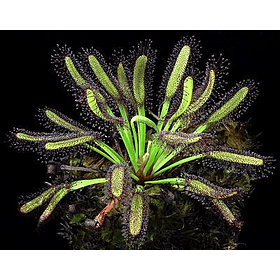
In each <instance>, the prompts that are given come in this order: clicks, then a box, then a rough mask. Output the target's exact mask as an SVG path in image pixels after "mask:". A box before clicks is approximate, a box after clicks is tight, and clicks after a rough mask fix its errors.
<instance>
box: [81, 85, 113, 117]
mask: <svg viewBox="0 0 280 280" xmlns="http://www.w3.org/2000/svg"><path fill="white" fill-rule="evenodd" d="M86 93H87V102H88V105H89V107H90V109H91V110H92V112H93V113H94V114H95V115H96V116H98V117H99V118H101V119H103V120H106V121H107V120H108V119H107V117H106V116H104V114H103V113H102V112H101V110H100V108H99V106H98V104H97V100H96V95H98V96H99V98H100V99H101V100H104V97H103V96H102V95H101V94H100V93H99V92H98V91H96V90H91V89H87V91H86Z"/></svg>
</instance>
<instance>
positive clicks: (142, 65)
mask: <svg viewBox="0 0 280 280" xmlns="http://www.w3.org/2000/svg"><path fill="white" fill-rule="evenodd" d="M147 60H148V58H147V56H145V55H141V56H139V57H138V58H137V59H136V62H135V66H134V72H133V92H134V97H135V100H136V102H137V106H138V107H142V106H143V105H144V102H145V69H146V64H147Z"/></svg>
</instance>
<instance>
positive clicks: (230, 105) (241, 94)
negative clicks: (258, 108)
mask: <svg viewBox="0 0 280 280" xmlns="http://www.w3.org/2000/svg"><path fill="white" fill-rule="evenodd" d="M248 92H249V89H248V88H247V87H243V88H241V89H240V90H239V91H238V92H237V93H236V94H235V95H234V96H233V97H232V98H231V99H230V100H229V101H228V102H226V103H225V104H224V105H223V106H222V107H221V108H220V109H219V110H217V111H216V112H215V113H214V114H213V115H212V116H211V117H210V118H209V119H208V120H207V121H206V122H207V123H208V124H209V123H213V122H217V121H219V120H221V119H222V118H224V117H225V116H227V115H228V114H229V113H230V112H232V111H233V110H234V109H235V108H236V107H237V106H238V105H239V104H240V103H241V101H243V100H244V98H245V97H246V95H247V93H248Z"/></svg>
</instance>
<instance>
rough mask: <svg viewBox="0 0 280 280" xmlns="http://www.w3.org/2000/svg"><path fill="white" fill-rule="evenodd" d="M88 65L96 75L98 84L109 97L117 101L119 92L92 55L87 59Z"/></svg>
mask: <svg viewBox="0 0 280 280" xmlns="http://www.w3.org/2000/svg"><path fill="white" fill-rule="evenodd" d="M88 60H89V64H90V66H91V68H92V70H93V72H94V74H95V75H96V77H97V79H98V80H99V82H100V83H101V84H102V85H103V86H104V88H105V89H106V90H107V91H108V92H109V93H110V95H111V96H112V97H113V98H114V99H116V100H118V99H119V92H118V90H117V88H116V87H115V86H114V84H113V83H112V81H111V80H110V78H109V77H108V75H107V74H106V72H105V71H104V69H103V68H102V66H101V64H100V63H99V61H98V59H97V58H96V57H95V56H94V55H89V57H88Z"/></svg>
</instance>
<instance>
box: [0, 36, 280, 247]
mask: <svg viewBox="0 0 280 280" xmlns="http://www.w3.org/2000/svg"><path fill="white" fill-rule="evenodd" d="M184 35H195V36H196V38H197V39H199V40H201V41H202V46H203V49H202V52H203V58H202V61H201V62H202V64H201V66H203V65H204V63H205V62H206V60H207V58H208V57H209V56H210V55H211V54H213V53H216V54H219V53H223V54H224V57H226V58H228V59H229V60H230V62H231V68H230V75H229V76H228V81H229V87H230V86H233V85H234V84H235V83H236V82H237V81H239V80H242V79H246V78H253V79H255V80H257V81H259V82H260V83H261V84H260V95H259V97H258V99H257V101H256V102H255V103H254V104H253V106H252V108H251V109H250V110H249V111H248V113H247V114H246V116H245V117H244V118H245V120H247V119H248V118H250V117H251V126H250V130H251V131H252V132H253V133H258V132H262V134H261V136H260V137H259V141H260V142H261V143H262V144H263V146H262V147H261V148H260V152H261V153H262V154H264V155H274V157H275V158H279V145H278V142H279V136H278V133H279V132H278V127H279V119H280V118H279V109H278V107H279V96H280V94H279V88H278V81H279V79H280V71H279V64H280V54H279V50H280V31H2V32H1V45H0V49H1V52H0V54H1V76H0V77H1V80H0V83H1V86H2V87H1V106H2V107H1V110H0V113H1V139H0V143H1V157H0V159H1V180H0V184H1V189H0V198H1V204H0V217H1V219H0V227H1V239H0V240H1V241H0V249H68V245H67V242H66V241H65V240H64V239H62V238H61V237H60V236H58V235H57V234H56V230H57V228H58V227H59V221H58V220H57V219H53V220H51V221H50V222H49V223H47V224H46V225H45V226H44V227H43V229H42V230H40V231H39V232H37V231H35V228H36V222H37V220H36V218H35V216H34V215H32V214H31V215H21V214H20V213H19V212H18V200H19V197H20V196H21V195H23V194H27V193H31V192H34V191H36V190H38V189H40V188H41V187H42V182H43V181H44V178H45V167H44V166H43V165H41V164H40V163H39V162H37V161H36V160H35V158H36V157H35V156H34V155H33V154H28V153H24V154H19V153H17V152H16V151H14V150H12V149H9V148H8V147H7V144H5V143H3V141H4V140H5V133H6V132H7V131H9V130H11V128H12V127H13V126H16V127H24V128H27V129H30V130H32V129H34V130H38V131H39V130H40V128H39V127H38V126H37V124H36V120H35V116H34V115H35V114H36V112H37V108H42V107H44V106H49V107H51V108H56V109H57V110H59V111H62V112H63V113H65V114H68V115H69V116H70V117H73V118H77V116H78V113H77V112H76V111H75V109H74V102H73V99H72V98H71V95H70V94H69V93H68V92H66V91H65V89H64V88H63V87H62V86H61V84H60V82H59V79H58V78H57V77H56V75H55V74H54V71H53V69H52V65H51V64H50V56H51V53H52V50H53V48H54V47H55V45H56V44H57V43H59V44H61V43H67V45H69V46H72V47H73V49H74V51H78V50H79V48H80V47H90V46H94V47H95V48H97V49H98V50H100V51H101V52H102V53H103V54H104V56H105V57H108V56H109V55H110V54H111V53H112V51H113V49H115V48H119V47H121V48H123V49H124V50H128V49H129V48H130V47H131V46H132V45H136V44H137V43H138V42H139V41H140V40H144V39H145V38H150V39H152V40H153V42H154V47H155V48H157V49H158V54H157V63H156V66H157V67H156V83H155V85H156V84H157V83H159V82H160V79H161V75H162V73H163V70H164V68H165V65H166V60H167V58H168V55H169V54H170V52H171V51H172V48H173V46H174V44H175V43H176V42H177V41H178V40H179V39H180V38H181V37H182V36H184ZM154 88H156V87H154ZM276 166H277V169H276V170H275V174H274V175H273V176H271V177H270V178H269V180H260V181H259V182H258V184H257V185H256V190H255V191H254V193H253V194H252V195H251V197H250V199H249V200H248V201H247V206H246V210H245V213H244V214H245V227H244V228H243V231H242V233H241V236H240V242H244V243H246V244H247V249H280V241H279V234H280V230H279V226H278V220H279V218H278V217H279V215H278V213H279V207H278V206H279V205H278V201H279V198H278V195H279V188H280V186H279V184H278V181H277V180H278V179H279V176H278V174H279V170H278V163H277V162H276Z"/></svg>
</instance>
